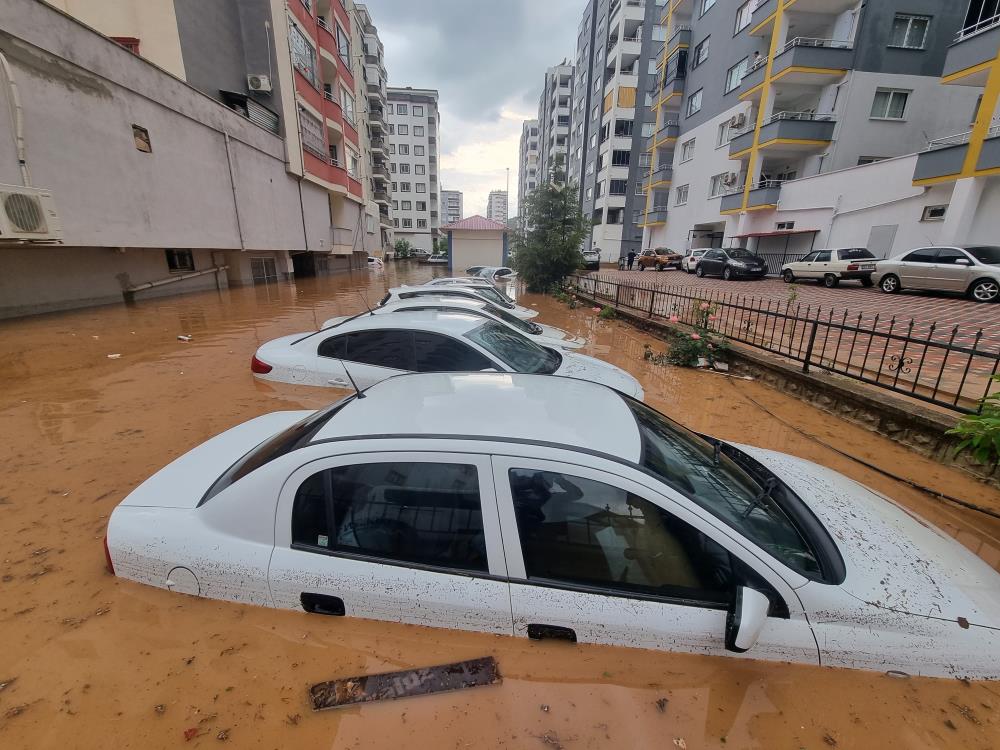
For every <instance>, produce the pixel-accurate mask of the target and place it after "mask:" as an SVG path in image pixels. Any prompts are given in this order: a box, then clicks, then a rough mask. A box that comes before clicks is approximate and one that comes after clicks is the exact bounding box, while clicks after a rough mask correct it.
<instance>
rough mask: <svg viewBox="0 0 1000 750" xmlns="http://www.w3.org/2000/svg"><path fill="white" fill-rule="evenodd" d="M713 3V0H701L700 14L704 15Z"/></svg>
mask: <svg viewBox="0 0 1000 750" xmlns="http://www.w3.org/2000/svg"><path fill="white" fill-rule="evenodd" d="M713 5H715V0H701V15H705V14H706V13H708V11H710V10H711V9H712V6H713Z"/></svg>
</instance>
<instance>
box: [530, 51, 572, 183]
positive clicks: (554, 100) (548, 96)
mask: <svg viewBox="0 0 1000 750" xmlns="http://www.w3.org/2000/svg"><path fill="white" fill-rule="evenodd" d="M574 73H575V69H574V67H573V66H572V65H571V64H569V62H568V61H566V60H563V61H562V63H560V64H559V65H556V66H554V67H551V68H549V69H548V70H547V71H545V81H544V84H543V86H542V95H541V96H540V97H539V99H538V129H539V134H538V170H539V180H538V182H547V181H549V180H550V179H552V175H553V169H554V166H555V165H556V163H557V162H561V163H562V169H561V172H562V174H563V176H564V179H565V175H566V170H567V166H568V160H569V133H570V128H571V120H572V118H571V105H572V101H573V76H574Z"/></svg>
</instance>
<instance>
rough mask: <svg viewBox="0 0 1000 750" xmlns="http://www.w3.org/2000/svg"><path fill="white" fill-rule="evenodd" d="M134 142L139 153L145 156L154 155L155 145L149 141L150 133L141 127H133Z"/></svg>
mask: <svg viewBox="0 0 1000 750" xmlns="http://www.w3.org/2000/svg"><path fill="white" fill-rule="evenodd" d="M132 141H133V142H134V143H135V148H136V150H137V151H142V153H144V154H151V153H153V143H152V141H150V140H149V131H148V130H146V128H144V127H142V126H141V125H133V126H132Z"/></svg>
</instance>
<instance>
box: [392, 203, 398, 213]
mask: <svg viewBox="0 0 1000 750" xmlns="http://www.w3.org/2000/svg"><path fill="white" fill-rule="evenodd" d="M392 210H393V211H398V210H399V201H393V202H392Z"/></svg>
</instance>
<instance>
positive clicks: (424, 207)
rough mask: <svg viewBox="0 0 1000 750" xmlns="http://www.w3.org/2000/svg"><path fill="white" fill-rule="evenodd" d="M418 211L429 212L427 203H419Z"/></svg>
mask: <svg viewBox="0 0 1000 750" xmlns="http://www.w3.org/2000/svg"><path fill="white" fill-rule="evenodd" d="M417 210H418V211H426V210H427V201H417Z"/></svg>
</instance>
